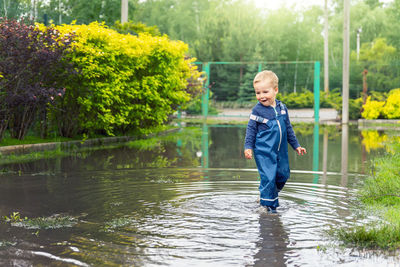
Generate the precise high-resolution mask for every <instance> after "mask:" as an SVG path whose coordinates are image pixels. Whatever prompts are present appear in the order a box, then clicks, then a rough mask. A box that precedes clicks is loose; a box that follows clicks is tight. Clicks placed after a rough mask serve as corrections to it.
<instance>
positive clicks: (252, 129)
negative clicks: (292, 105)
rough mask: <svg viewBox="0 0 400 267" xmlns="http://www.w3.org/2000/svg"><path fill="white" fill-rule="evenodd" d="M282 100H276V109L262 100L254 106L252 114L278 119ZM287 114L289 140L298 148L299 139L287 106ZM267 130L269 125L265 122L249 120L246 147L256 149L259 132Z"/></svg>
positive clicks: (293, 146)
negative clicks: (265, 104)
mask: <svg viewBox="0 0 400 267" xmlns="http://www.w3.org/2000/svg"><path fill="white" fill-rule="evenodd" d="M280 102H281V101H279V100H276V107H275V109H274V108H273V107H271V106H268V107H266V106H263V105H262V104H261V103H260V102H258V103H257V105H255V106H254V108H253V110H252V112H251V113H252V114H253V115H256V116H260V117H263V118H265V119H268V120H273V119H276V114H277V113H278V114H280V113H281V105H280V104H279V103H280ZM285 111H286V114H288V115H287V116H286V119H285V123H286V131H287V142H288V143H289V144H290V145H291V146H292V148H293V149H296V148H298V147H299V146H300V144H299V141H298V140H297V138H296V135H295V133H294V131H293V127H292V124H291V123H290V120H289V113H288V110H287V108H286V106H285ZM264 130H267V125H266V124H265V123H259V122H257V121H255V120H249V123H248V124H247V129H246V138H245V142H244V149H254V145H255V142H256V136H257V133H258V132H261V131H264Z"/></svg>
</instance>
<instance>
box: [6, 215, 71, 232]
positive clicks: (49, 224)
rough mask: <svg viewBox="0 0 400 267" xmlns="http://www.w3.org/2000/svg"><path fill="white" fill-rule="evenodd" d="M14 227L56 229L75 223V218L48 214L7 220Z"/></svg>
mask: <svg viewBox="0 0 400 267" xmlns="http://www.w3.org/2000/svg"><path fill="white" fill-rule="evenodd" d="M9 222H10V223H11V225H12V226H14V227H23V228H26V229H58V228H64V227H72V226H74V225H75V224H77V221H76V219H75V218H73V217H70V216H59V215H55V216H50V217H38V218H27V217H25V218H24V219H19V220H16V221H9Z"/></svg>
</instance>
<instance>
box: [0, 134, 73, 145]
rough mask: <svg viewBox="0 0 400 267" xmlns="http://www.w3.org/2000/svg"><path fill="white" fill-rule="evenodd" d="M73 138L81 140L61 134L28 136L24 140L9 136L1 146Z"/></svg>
mask: <svg viewBox="0 0 400 267" xmlns="http://www.w3.org/2000/svg"><path fill="white" fill-rule="evenodd" d="M72 140H79V139H73V138H67V137H60V136H58V137H52V138H46V139H43V138H40V137H37V136H26V137H25V139H24V140H18V139H15V138H11V137H8V136H7V137H5V138H3V139H2V140H1V142H0V146H15V145H26V144H40V143H51V142H65V141H72Z"/></svg>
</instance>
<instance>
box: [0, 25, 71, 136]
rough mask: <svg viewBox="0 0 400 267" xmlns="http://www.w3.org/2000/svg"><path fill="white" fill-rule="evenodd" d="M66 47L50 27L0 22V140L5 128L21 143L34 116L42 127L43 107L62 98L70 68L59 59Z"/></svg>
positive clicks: (69, 41) (68, 39) (69, 40)
mask: <svg viewBox="0 0 400 267" xmlns="http://www.w3.org/2000/svg"><path fill="white" fill-rule="evenodd" d="M70 43H71V39H70V38H69V37H60V35H59V32H58V31H57V30H55V29H54V28H53V27H49V28H46V29H45V30H43V31H41V30H39V29H38V28H37V27H35V26H34V25H31V24H29V23H28V24H26V23H25V22H24V21H23V20H20V21H16V20H8V19H3V20H1V21H0V59H1V60H0V73H1V79H0V103H1V104H0V105H1V106H0V140H1V138H2V137H3V134H4V130H5V129H6V128H7V126H8V127H9V129H10V131H11V135H12V137H14V138H18V139H23V138H24V137H25V135H26V133H27V131H28V130H29V128H30V126H31V125H32V123H33V121H34V119H35V116H36V115H39V119H40V120H42V121H44V122H43V123H46V122H45V121H46V109H47V107H48V106H51V105H54V104H55V103H56V100H57V99H59V98H61V97H62V96H63V94H64V90H65V88H63V82H62V81H63V79H65V78H66V77H67V75H68V73H69V70H70V69H71V68H70V67H69V65H68V64H66V63H65V62H64V61H63V60H62V58H63V57H64V56H65V54H66V49H68V47H69V46H70Z"/></svg>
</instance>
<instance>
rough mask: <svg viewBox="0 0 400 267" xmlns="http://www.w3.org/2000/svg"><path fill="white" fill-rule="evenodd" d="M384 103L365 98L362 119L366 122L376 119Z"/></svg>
mask: <svg viewBox="0 0 400 267" xmlns="http://www.w3.org/2000/svg"><path fill="white" fill-rule="evenodd" d="M384 104H385V102H382V101H374V100H371V97H368V98H367V101H366V102H365V104H364V105H363V110H364V111H363V112H362V114H361V115H362V117H363V118H364V119H367V120H374V119H378V118H379V117H380V115H381V111H382V107H383V105H384Z"/></svg>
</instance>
